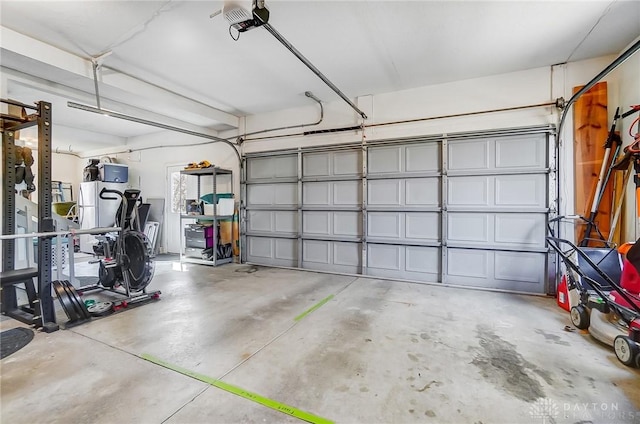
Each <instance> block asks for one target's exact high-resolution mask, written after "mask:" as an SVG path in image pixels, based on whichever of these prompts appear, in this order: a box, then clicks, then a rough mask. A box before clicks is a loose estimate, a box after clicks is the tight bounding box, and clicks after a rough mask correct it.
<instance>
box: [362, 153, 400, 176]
mask: <svg viewBox="0 0 640 424" xmlns="http://www.w3.org/2000/svg"><path fill="white" fill-rule="evenodd" d="M367 158H368V159H367V171H368V173H369V174H393V173H398V172H402V147H399V146H393V147H370V148H369V150H368V156H367Z"/></svg>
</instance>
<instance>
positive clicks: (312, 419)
mask: <svg viewBox="0 0 640 424" xmlns="http://www.w3.org/2000/svg"><path fill="white" fill-rule="evenodd" d="M330 297H333V296H330ZM327 301H328V300H327ZM320 306H322V305H319V306H318V307H320ZM309 312H310V311H309ZM140 357H141V358H142V359H144V360H146V361H149V362H152V363H154V364H156V365H160V366H161V367H164V368H167V369H170V370H172V371H175V372H179V373H180V374H184V375H186V376H189V377H191V378H195V379H196V380H200V381H202V382H204V383H207V384H211V385H212V386H214V387H217V388H219V389H222V390H224V391H227V392H229V393H233V394H234V395H237V396H240V397H242V398H245V399H248V400H250V401H253V402H256V403H259V404H261V405H263V406H266V407H267V408H271V409H274V410H276V411H279V412H282V413H283V414H287V415H291V416H292V417H295V418H298V419H300V420H303V421H306V422H309V423H312V424H333V421H331V420H328V419H326V418H322V417H318V416H317V415H313V414H311V413H309V412H306V411H302V410H300V409H298V408H294V407H293V406H289V405H285V404H283V403H280V402H277V401H275V400H272V399H268V398H266V397H264V396H260V395H259V394H257V393H253V392H250V391H247V390H244V389H242V388H240V387H238V386H234V385H232V384H229V383H225V382H224V381H221V380H216V379H215V378H212V377H208V376H206V375H204V374H199V373H197V372H194V371H191V370H188V369H186V368H182V367H180V366H177V365H173V364H170V363H168V362H165V361H163V360H162V359H159V358H156V357H154V356H151V355H148V354H146V353H143V354H142V355H140Z"/></svg>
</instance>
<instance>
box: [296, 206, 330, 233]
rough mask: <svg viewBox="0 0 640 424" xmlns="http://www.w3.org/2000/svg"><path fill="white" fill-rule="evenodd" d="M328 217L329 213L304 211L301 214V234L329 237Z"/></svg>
mask: <svg viewBox="0 0 640 424" xmlns="http://www.w3.org/2000/svg"><path fill="white" fill-rule="evenodd" d="M330 215H331V212H329V211H305V212H303V214H302V232H303V234H318V235H327V236H328V235H330V234H331V227H330Z"/></svg>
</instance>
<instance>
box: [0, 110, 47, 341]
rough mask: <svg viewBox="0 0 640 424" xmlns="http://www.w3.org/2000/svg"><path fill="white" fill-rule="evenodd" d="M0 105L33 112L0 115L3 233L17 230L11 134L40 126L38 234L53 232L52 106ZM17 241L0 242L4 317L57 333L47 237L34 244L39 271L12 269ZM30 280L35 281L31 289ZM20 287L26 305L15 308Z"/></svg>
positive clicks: (13, 141) (13, 148)
mask: <svg viewBox="0 0 640 424" xmlns="http://www.w3.org/2000/svg"><path fill="white" fill-rule="evenodd" d="M0 102H1V103H4V104H7V105H12V106H17V107H20V108H24V110H29V111H35V113H33V114H30V115H28V116H26V117H15V116H11V115H8V114H2V115H1V116H0V119H1V120H2V123H3V125H2V157H3V161H2V180H3V184H2V204H3V211H2V234H3V235H14V234H15V232H16V198H15V197H16V195H17V194H16V192H15V184H16V172H15V166H16V163H15V152H16V148H15V147H16V146H15V133H16V131H20V130H22V129H25V128H29V127H32V126H35V125H37V127H38V170H37V177H38V180H37V181H38V218H39V221H38V232H39V233H49V232H53V231H54V222H53V217H52V212H51V197H52V191H51V189H52V185H51V103H48V102H44V101H39V102H37V103H36V105H35V106H33V105H27V104H23V103H20V102H16V101H12V100H6V99H0ZM15 258H16V250H15V239H3V240H2V278H0V281H1V284H2V313H3V314H4V315H7V316H9V317H11V318H14V319H16V320H18V321H21V322H24V323H25V324H29V325H34V326H35V327H36V328H43V330H44V331H46V332H51V331H55V330H57V329H58V325H57V324H56V323H55V322H56V318H55V310H54V306H53V297H52V295H51V278H52V272H51V270H52V265H51V238H50V237H44V238H40V239H39V240H38V253H37V258H38V259H37V261H38V266H37V268H26V269H21V270H16V269H15ZM33 278H36V279H37V285H34V282H33ZM17 284H24V285H25V288H26V291H27V296H28V297H29V304H28V305H18V296H17V290H16V285H17Z"/></svg>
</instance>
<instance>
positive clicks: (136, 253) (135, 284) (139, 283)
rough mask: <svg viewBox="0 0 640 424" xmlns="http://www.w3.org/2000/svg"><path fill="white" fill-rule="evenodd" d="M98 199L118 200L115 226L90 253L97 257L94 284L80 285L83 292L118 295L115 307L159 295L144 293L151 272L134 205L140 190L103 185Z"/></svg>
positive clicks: (144, 237) (153, 298)
mask: <svg viewBox="0 0 640 424" xmlns="http://www.w3.org/2000/svg"><path fill="white" fill-rule="evenodd" d="M99 195H100V198H101V199H104V200H114V201H117V200H120V206H119V207H118V211H117V212H116V220H115V221H116V228H114V231H112V232H109V233H107V234H105V235H104V236H102V237H100V238H99V241H100V242H99V244H98V245H97V246H95V247H94V252H95V253H96V255H97V256H98V257H99V258H100V259H98V260H97V261H96V262H97V263H98V264H99V280H98V283H97V284H94V285H90V286H85V287H80V288H79V289H78V290H77V291H78V292H79V293H80V294H84V293H87V292H90V291H93V290H109V291H111V292H114V293H117V294H119V295H121V296H122V298H120V299H118V300H117V301H116V302H114V303H113V308H114V309H115V310H118V309H120V308H122V307H127V306H128V305H129V304H132V303H138V302H144V301H148V300H155V299H159V298H160V294H161V292H160V291H159V290H156V291H152V292H147V290H146V288H147V286H148V285H149V283H150V282H151V280H152V278H153V273H154V263H153V259H152V249H151V246H150V244H149V242H148V240H147V237H146V236H145V235H144V233H143V232H142V228H141V225H140V218H139V211H138V207H139V205H140V204H141V203H142V198H141V197H140V190H134V189H127V190H125V191H124V192H120V191H118V190H112V189H107V188H103V189H102V190H101V191H100V194H99Z"/></svg>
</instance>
